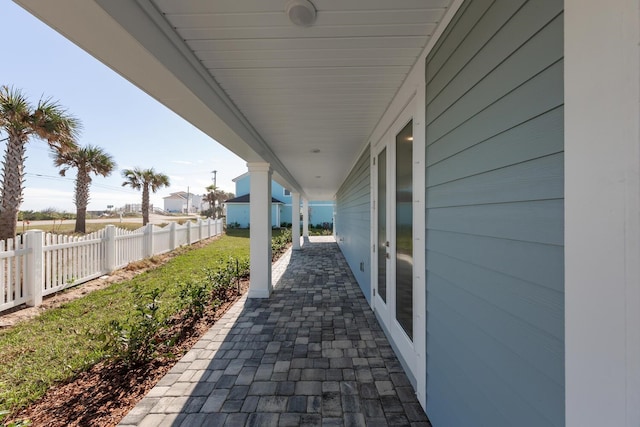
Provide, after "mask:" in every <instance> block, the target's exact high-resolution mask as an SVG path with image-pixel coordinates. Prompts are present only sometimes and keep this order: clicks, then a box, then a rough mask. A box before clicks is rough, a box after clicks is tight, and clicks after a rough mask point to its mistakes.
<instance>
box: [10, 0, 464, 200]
mask: <svg viewBox="0 0 640 427" xmlns="http://www.w3.org/2000/svg"><path fill="white" fill-rule="evenodd" d="M312 1H313V3H314V5H315V7H316V9H317V11H318V13H317V20H316V22H315V24H314V25H313V26H311V27H308V28H302V27H297V26H295V25H293V24H292V23H291V22H290V21H289V20H288V18H287V16H286V14H285V13H284V9H285V5H286V2H287V0H210V1H203V0H181V1H175V0H137V1H132V0H93V1H88V0H58V1H56V2H42V1H40V0H17V2H18V3H20V4H21V5H23V6H24V7H25V8H27V9H28V10H30V11H31V12H32V13H34V14H35V15H36V16H39V17H40V18H41V19H42V20H44V21H45V22H47V23H48V24H49V25H51V26H53V27H54V28H56V29H58V30H59V31H60V32H61V33H63V34H65V35H66V36H67V37H69V38H70V39H71V40H72V41H74V42H75V43H76V44H78V45H80V46H81V47H83V48H84V49H86V50H87V51H89V52H90V53H91V54H93V55H94V56H96V57H97V58H98V59H100V60H102V61H103V62H105V63H106V64H107V65H108V66H110V67H111V68H113V69H114V70H116V71H117V72H119V73H120V74H122V75H123V76H124V77H126V78H128V79H129V80H130V81H132V82H133V83H134V84H136V85H138V86H139V87H140V88H142V89H143V90H145V91H146V92H148V93H149V94H150V95H152V96H154V97H155V98H156V99H158V100H159V101H161V102H163V103H164V104H166V105H167V106H168V107H169V108H172V109H173V110H174V111H176V112H177V113H178V114H180V115H182V116H183V117H184V118H185V119H187V120H189V121H190V122H192V123H193V124H194V125H196V126H197V127H199V128H201V129H202V130H203V131H204V132H205V133H207V134H209V135H210V136H212V137H213V138H214V139H216V140H217V141H219V142H220V143H221V144H223V145H225V146H226V147H228V148H229V149H231V150H232V151H234V152H236V153H237V154H238V155H240V156H241V157H243V158H245V159H246V160H248V161H256V160H260V159H262V160H266V161H269V162H270V163H272V165H273V167H274V170H275V172H276V177H277V178H278V180H279V181H281V182H283V183H285V184H287V186H289V187H291V188H292V189H294V190H295V189H297V190H298V191H301V192H302V193H303V194H304V195H306V196H307V197H308V198H310V199H312V200H326V199H331V198H332V197H333V196H334V195H335V193H336V191H337V190H338V188H339V186H340V184H341V183H342V182H343V180H344V179H345V177H346V175H347V173H348V172H349V169H350V167H351V166H352V165H353V164H354V162H355V160H356V158H357V156H358V154H359V153H360V151H361V150H362V148H363V147H364V146H365V145H366V144H367V143H368V138H369V137H370V135H371V133H372V131H373V129H374V127H375V125H376V123H377V122H378V120H379V119H380V117H381V116H382V115H383V113H384V111H385V110H386V108H387V107H388V105H389V104H390V102H391V100H392V98H393V96H394V94H395V93H396V91H397V90H398V89H399V87H400V85H401V84H402V82H403V81H404V79H405V78H406V76H407V74H408V72H409V70H410V69H411V67H412V66H413V65H414V63H415V62H416V60H417V58H418V57H419V56H420V54H421V53H422V51H423V49H424V47H425V46H426V44H427V42H428V41H429V37H430V35H432V34H433V33H434V31H435V29H436V27H437V25H438V23H439V22H440V21H441V20H442V18H443V15H444V13H445V12H446V10H447V7H449V5H450V4H451V3H452V0H312ZM314 150H320V152H319V153H313V152H312V151H314Z"/></svg>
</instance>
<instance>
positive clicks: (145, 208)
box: [142, 184, 149, 225]
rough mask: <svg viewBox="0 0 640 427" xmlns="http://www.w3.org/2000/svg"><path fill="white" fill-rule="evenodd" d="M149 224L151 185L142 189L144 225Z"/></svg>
mask: <svg viewBox="0 0 640 427" xmlns="http://www.w3.org/2000/svg"><path fill="white" fill-rule="evenodd" d="M148 223H149V185H148V184H147V185H144V186H143V187H142V225H147V224H148Z"/></svg>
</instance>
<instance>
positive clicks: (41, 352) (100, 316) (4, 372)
mask: <svg viewBox="0 0 640 427" xmlns="http://www.w3.org/2000/svg"><path fill="white" fill-rule="evenodd" d="M242 234H243V233H239V234H237V235H236V233H231V234H230V235H226V236H223V237H221V238H220V239H218V240H215V241H214V242H212V243H211V244H209V245H208V246H205V247H202V248H199V249H181V251H183V253H181V254H180V255H178V256H176V257H175V258H173V259H172V260H170V261H169V262H168V263H166V264H164V265H162V266H160V267H158V268H156V269H153V270H150V271H147V272H145V273H142V274H140V275H138V276H136V277H135V278H133V279H132V280H128V281H125V282H120V283H115V284H113V285H111V286H110V287H108V288H106V289H102V290H98V291H94V292H92V293H90V294H88V295H87V296H85V297H83V298H80V299H77V300H75V301H72V302H69V303H66V304H64V305H62V306H60V307H58V308H55V309H51V310H48V311H47V312H45V313H43V314H42V315H40V316H39V317H37V318H35V319H33V320H30V321H25V322H22V323H20V324H18V325H16V326H15V327H13V328H10V329H7V330H5V331H0V360H1V361H2V363H0V412H1V410H3V409H4V410H9V411H11V412H14V411H16V410H18V409H20V408H23V407H26V406H27V405H29V403H31V402H34V401H35V400H37V399H38V398H40V397H41V396H42V395H44V393H45V392H46V390H47V389H48V388H49V387H50V386H51V385H53V384H55V383H57V382H62V381H66V380H68V379H70V378H72V377H73V376H74V375H76V374H77V373H78V372H81V371H84V370H87V369H88V368H90V367H91V366H93V365H94V364H96V363H97V362H99V361H100V360H102V359H104V358H105V357H106V356H107V354H106V353H105V350H104V343H103V342H102V341H101V340H100V339H99V337H98V336H99V334H100V332H101V331H103V330H104V329H105V327H106V326H107V325H108V324H110V323H111V322H113V321H116V322H126V321H127V319H128V318H129V317H130V316H131V314H132V313H134V312H135V304H136V294H139V293H150V292H152V291H153V290H154V289H156V288H158V289H160V291H161V294H160V296H159V297H158V305H159V308H158V317H159V318H160V319H166V318H167V317H168V316H171V315H172V314H173V313H175V312H176V310H177V309H179V308H180V301H181V299H182V300H183V299H184V297H182V298H181V295H180V293H181V290H183V289H184V284H185V283H187V282H190V281H194V280H195V281H197V280H201V279H202V278H203V277H204V276H206V274H207V272H206V268H207V267H211V266H216V265H219V264H220V263H221V262H225V261H227V260H228V259H229V257H233V258H239V259H247V258H248V257H249V239H248V238H247V236H245V235H242ZM0 419H1V416H0Z"/></svg>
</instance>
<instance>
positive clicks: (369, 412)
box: [120, 237, 430, 427]
mask: <svg viewBox="0 0 640 427" xmlns="http://www.w3.org/2000/svg"><path fill="white" fill-rule="evenodd" d="M273 276H274V283H276V287H275V290H274V292H273V294H272V296H271V297H270V298H269V299H251V300H247V299H246V297H245V298H242V299H241V300H240V301H239V302H238V303H236V304H235V305H234V306H233V307H232V308H231V309H230V310H229V311H228V312H227V313H226V315H225V316H224V317H223V318H222V319H221V320H220V321H218V322H217V323H216V324H215V325H214V326H213V327H212V328H211V330H209V331H208V332H207V333H206V334H205V335H204V336H203V337H202V338H201V339H200V341H199V342H198V343H197V344H196V345H195V346H194V348H193V349H192V350H191V351H189V352H188V353H187V354H186V355H185V356H184V357H183V358H182V359H181V360H180V362H178V363H177V364H176V365H175V366H174V368H173V369H172V370H171V371H170V372H169V373H168V374H167V375H166V376H165V377H164V378H163V379H162V380H161V381H160V382H159V383H158V384H157V385H156V386H155V387H154V388H153V389H152V390H151V391H150V392H149V394H148V395H147V396H146V397H145V398H144V399H143V400H142V401H141V402H140V403H139V404H138V405H137V406H136V407H135V408H134V409H133V410H131V412H130V413H129V414H128V415H127V416H126V417H125V418H124V419H123V420H122V422H121V424H120V425H122V426H130V425H137V426H154V427H155V426H189V427H192V426H234V427H235V426H430V424H429V422H428V420H427V417H426V415H425V414H424V412H423V410H422V407H421V406H420V404H419V403H418V401H417V399H416V396H415V394H414V391H413V388H412V387H411V385H410V384H409V381H408V379H407V377H406V375H405V374H404V371H403V369H402V367H401V365H400V363H399V362H398V359H397V358H396V357H395V355H394V353H393V351H392V349H391V346H390V345H389V342H388V341H387V339H386V337H385V336H384V334H383V332H382V330H381V329H380V327H379V325H378V323H377V320H376V318H375V315H374V313H373V312H372V311H371V309H370V307H369V305H368V304H367V302H366V300H365V298H364V296H363V295H362V292H361V291H360V288H359V287H358V285H357V283H356V281H355V279H354V278H353V276H352V275H351V272H350V270H349V268H348V266H347V263H346V261H345V259H344V257H343V256H342V254H341V252H340V250H339V249H338V246H337V245H336V243H335V242H334V241H333V238H329V237H315V238H314V237H311V238H310V241H307V242H305V244H304V246H303V248H302V250H300V251H294V252H293V253H291V252H289V253H287V255H286V256H285V257H283V258H281V260H280V261H279V262H278V263H276V265H274V268H273Z"/></svg>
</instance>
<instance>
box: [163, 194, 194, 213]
mask: <svg viewBox="0 0 640 427" xmlns="http://www.w3.org/2000/svg"><path fill="white" fill-rule="evenodd" d="M163 200H164V210H165V211H167V212H171V213H197V212H200V208H201V205H202V196H199V195H197V194H194V193H187V192H185V191H178V192H175V193H171V194H170V195H168V196H166V197H163Z"/></svg>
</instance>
